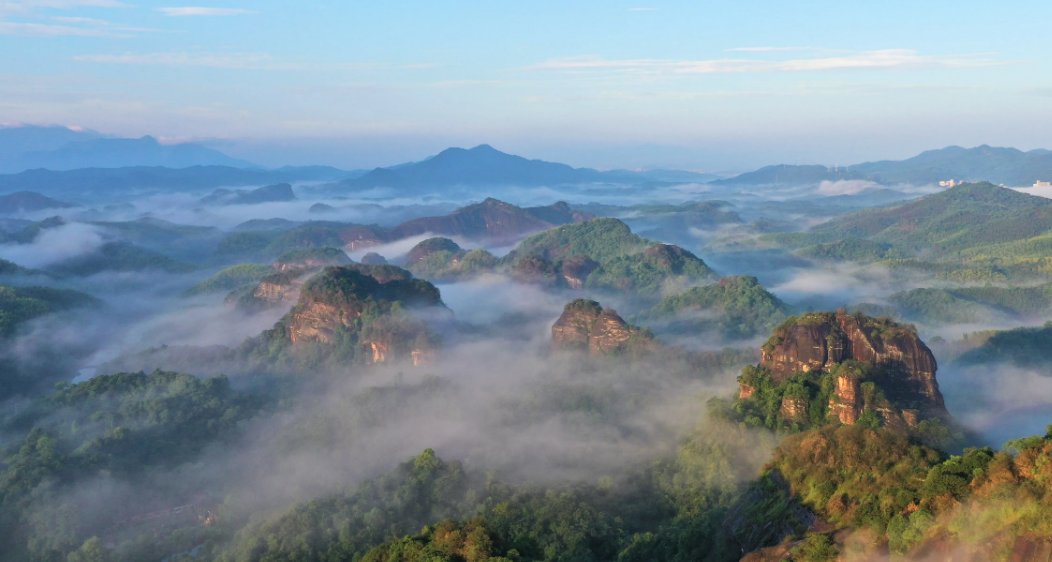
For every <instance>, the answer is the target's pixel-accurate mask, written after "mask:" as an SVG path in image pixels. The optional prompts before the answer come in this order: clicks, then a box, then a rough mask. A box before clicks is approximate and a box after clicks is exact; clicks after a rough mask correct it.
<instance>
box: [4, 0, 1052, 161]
mask: <svg viewBox="0 0 1052 562" xmlns="http://www.w3.org/2000/svg"><path fill="white" fill-rule="evenodd" d="M1050 15H1052V7H1050V6H1049V5H1048V4H1047V3H1038V2H1022V1H1019V2H1011V3H1005V4H999V5H997V6H996V9H995V7H994V6H992V5H990V4H988V3H983V4H980V3H978V2H954V3H950V2H925V3H924V4H923V5H916V4H915V3H906V2H888V3H882V4H880V5H868V6H857V5H853V4H852V3H843V2H818V1H808V2H794V3H792V5H789V4H786V3H774V2H755V1H751V2H738V3H734V4H733V5H729V4H728V5H719V4H716V3H687V2H667V1H665V2H643V3H641V2H635V1H633V2H621V1H618V2H580V3H574V4H572V5H569V4H566V3H556V2H530V3H522V2H519V3H502V4H501V5H493V4H491V3H484V2H455V3H449V2H445V3H441V4H437V3H426V2H403V3H398V4H397V5H395V4H390V3H365V2H349V3H339V4H321V3H317V2H306V3H295V4H293V3H285V2H274V1H269V0H267V1H258V2H253V3H237V2H227V3H208V5H203V6H196V5H195V6H183V5H173V4H171V3H170V2H167V1H165V2H156V1H144V2H118V1H116V0H23V1H7V2H0V51H2V52H4V53H5V54H8V55H15V56H5V57H3V58H2V62H0V74H2V76H3V79H2V80H0V123H5V124H17V123H28V124H60V125H66V126H79V127H86V128H91V129H94V130H98V131H100V132H103V133H108V134H115V135H119V136H125V137H139V136H142V135H147V134H149V135H154V136H157V137H159V138H161V139H162V140H163V141H168V142H176V141H184V140H192V141H198V142H204V143H205V144H208V145H209V146H212V147H215V148H219V149H221V150H223V151H224V152H226V153H228V154H230V155H232V156H235V157H238V158H244V159H248V160H252V161H255V162H259V163H261V164H264V165H268V166H280V165H285V164H329V165H334V166H338V167H342V168H345V169H346V168H369V167H374V166H387V165H392V164H396V163H399V162H403V161H408V160H417V159H420V158H423V157H426V156H429V155H432V154H435V153H437V152H438V151H440V150H441V149H443V148H445V147H448V146H474V145H477V144H481V143H489V144H492V145H494V146H496V147H498V148H500V149H501V150H504V151H506V152H510V153H516V154H522V155H524V156H527V157H530V158H541V159H546V160H552V161H559V162H566V163H568V164H571V165H574V166H590V167H597V168H612V167H657V166H662V167H676V168H686V169H704V170H715V171H744V170H748V169H751V168H755V167H758V166H762V165H765V164H771V163H790V164H802V163H808V164H810V163H820V164H827V165H832V164H835V163H841V164H845V163H847V164H850V163H857V162H862V161H867V160H879V159H888V158H893V159H898V158H906V157H909V156H912V155H914V154H916V153H918V152H920V151H923V150H927V149H932V148H941V147H943V146H947V145H954V144H956V145H961V146H976V145H979V144H990V145H995V146H1013V147H1016V148H1020V149H1023V150H1027V149H1032V148H1040V147H1044V148H1048V147H1052V142H1049V138H1048V137H1049V135H1048V133H1047V132H1046V128H1045V127H1043V126H1042V124H1043V123H1045V122H1047V119H1048V117H1050V116H1052V115H1050V114H1052V83H1050V81H1049V78H1048V77H1049V76H1052V72H1049V71H1050V70H1052V69H1049V68H1048V64H1049V63H1048V62H1047V61H1048V60H1052V58H1050V57H1049V56H1048V55H1049V54H1050V42H1049V41H1048V40H1047V32H1046V30H1045V29H1044V22H1046V21H1048V17H1049V16H1050Z"/></svg>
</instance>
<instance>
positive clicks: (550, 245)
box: [503, 218, 654, 263]
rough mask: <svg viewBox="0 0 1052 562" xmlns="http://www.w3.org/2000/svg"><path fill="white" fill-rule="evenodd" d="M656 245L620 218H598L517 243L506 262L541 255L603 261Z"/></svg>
mask: <svg viewBox="0 0 1052 562" xmlns="http://www.w3.org/2000/svg"><path fill="white" fill-rule="evenodd" d="M653 244H654V243H653V242H651V241H650V240H647V239H645V238H642V237H640V236H638V235H636V234H633V233H632V229H630V228H629V227H628V225H626V224H625V223H623V222H621V221H619V220H617V219H612V218H599V219H592V220H589V221H585V222H582V223H578V224H571V225H564V226H560V227H558V228H552V229H550V230H546V231H545V232H541V233H538V234H534V235H533V236H530V237H529V238H527V239H525V240H523V241H522V242H521V243H520V244H519V245H518V246H516V247H515V249H514V250H513V251H512V252H511V253H509V254H508V255H507V256H505V257H504V258H503V261H504V262H510V261H514V260H516V259H519V258H520V257H523V256H538V257H541V258H544V259H546V260H549V261H558V260H561V259H565V258H568V257H570V256H586V257H588V258H590V259H592V260H594V261H596V262H599V263H603V262H606V261H609V260H612V259H614V258H619V257H622V256H627V255H630V254H636V253H639V252H642V251H644V250H646V249H647V248H648V247H650V246H652V245H653Z"/></svg>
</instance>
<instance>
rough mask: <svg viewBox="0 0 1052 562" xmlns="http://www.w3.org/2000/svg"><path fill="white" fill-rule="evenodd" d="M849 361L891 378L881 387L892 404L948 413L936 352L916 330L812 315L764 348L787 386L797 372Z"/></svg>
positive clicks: (840, 314)
mask: <svg viewBox="0 0 1052 562" xmlns="http://www.w3.org/2000/svg"><path fill="white" fill-rule="evenodd" d="M847 360H855V361H859V362H862V363H866V364H869V365H873V366H875V367H877V369H878V370H879V371H880V373H879V374H880V376H882V377H883V378H885V379H887V381H886V383H882V384H881V387H882V388H884V389H885V392H886V393H888V398H889V399H891V400H892V401H895V402H898V401H904V402H906V403H908V404H907V407H908V408H909V409H919V410H922V411H925V410H927V411H930V412H933V413H934V412H939V413H941V412H945V410H946V405H945V403H944V401H943V398H942V394H941V393H940V392H939V383H938V382H937V381H936V380H935V371H936V369H937V368H938V365H937V364H936V362H935V357H934V356H933V355H932V353H931V350H930V349H928V346H926V345H924V342H922V341H921V340H920V338H919V337H918V336H917V333H916V332H915V331H913V330H912V329H910V328H908V327H906V326H902V325H898V324H895V323H894V322H891V321H885V320H880V319H874V318H870V317H868V316H864V315H861V314H847V313H846V311H844V310H839V311H837V312H836V313H835V314H833V313H812V314H808V315H806V316H803V317H801V318H800V319H798V320H797V321H796V322H792V323H791V324H790V325H789V326H787V327H784V328H783V329H781V330H780V332H779V333H776V334H775V337H774V338H772V340H771V341H769V342H768V343H767V344H765V345H764V348H763V359H762V361H761V365H762V366H764V367H767V368H768V369H770V370H771V376H772V377H773V378H774V379H775V380H776V381H778V382H781V381H783V380H785V378H787V377H789V376H791V375H792V374H793V373H795V372H797V371H803V372H809V371H814V370H827V371H828V370H829V369H830V368H831V367H832V366H833V365H835V364H838V363H843V362H844V361H847ZM845 384H846V383H845ZM838 388H840V387H839V385H838ZM845 388H846V387H845ZM845 392H847V390H845Z"/></svg>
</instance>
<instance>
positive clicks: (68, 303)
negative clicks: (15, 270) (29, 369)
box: [0, 285, 99, 337]
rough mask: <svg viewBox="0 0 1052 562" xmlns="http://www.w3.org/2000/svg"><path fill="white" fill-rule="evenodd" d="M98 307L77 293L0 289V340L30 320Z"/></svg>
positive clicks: (69, 291) (52, 288)
mask: <svg viewBox="0 0 1052 562" xmlns="http://www.w3.org/2000/svg"><path fill="white" fill-rule="evenodd" d="M98 303H99V300H98V299H96V298H95V297H92V296H90V295H87V294H85V293H81V292H80V291H72V290H69V289H56V288H54V287H11V286H8V285H0V336H4V337H8V336H11V335H12V334H14V332H15V330H16V329H17V328H18V326H20V325H21V324H22V323H24V322H27V321H29V320H32V319H33V318H37V317H39V316H43V315H45V314H51V313H53V312H59V311H63V310H69V309H72V308H77V307H81V306H87V305H91V304H98Z"/></svg>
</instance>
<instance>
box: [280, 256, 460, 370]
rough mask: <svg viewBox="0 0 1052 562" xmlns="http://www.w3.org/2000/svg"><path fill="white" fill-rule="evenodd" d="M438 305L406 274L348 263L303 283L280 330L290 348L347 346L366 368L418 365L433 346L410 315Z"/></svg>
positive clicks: (436, 297) (427, 287) (435, 294)
mask: <svg viewBox="0 0 1052 562" xmlns="http://www.w3.org/2000/svg"><path fill="white" fill-rule="evenodd" d="M395 303H400V305H398V306H396V305H395ZM442 306H443V305H442V301H441V298H440V294H439V291H438V289H437V288H435V286H434V285H432V284H431V283H428V282H427V281H423V280H420V279H413V278H412V276H411V275H410V274H409V272H407V271H405V270H402V269H400V268H397V267H394V266H390V265H373V266H368V265H363V264H350V265H346V266H339V267H328V268H325V269H324V270H323V271H322V272H321V273H320V274H318V275H316V276H314V277H312V278H311V279H309V280H308V281H307V282H306V283H304V284H303V289H302V291H301V296H300V300H299V304H297V305H296V307H294V308H293V309H292V311H290V312H289V314H288V315H286V316H285V317H284V318H283V319H282V320H281V322H280V323H279V326H281V327H283V329H284V332H285V334H286V336H287V338H288V340H289V341H290V342H291V343H292V345H293V346H294V347H300V346H305V345H311V344H313V345H321V346H343V347H347V346H351V347H352V348H356V349H358V350H359V351H357V352H356V353H355V355H356V356H357V357H358V358H359V360H361V361H362V362H365V363H386V362H390V361H395V360H405V361H412V362H413V364H415V365H419V364H424V363H426V362H427V361H428V359H429V358H430V357H433V354H434V350H435V347H436V346H437V343H436V340H435V338H434V337H433V336H432V334H431V331H430V329H429V328H428V327H427V325H426V324H425V323H424V322H423V321H422V320H420V319H419V318H418V317H416V316H414V315H413V314H411V313H410V311H411V310H412V309H414V308H421V307H442Z"/></svg>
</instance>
